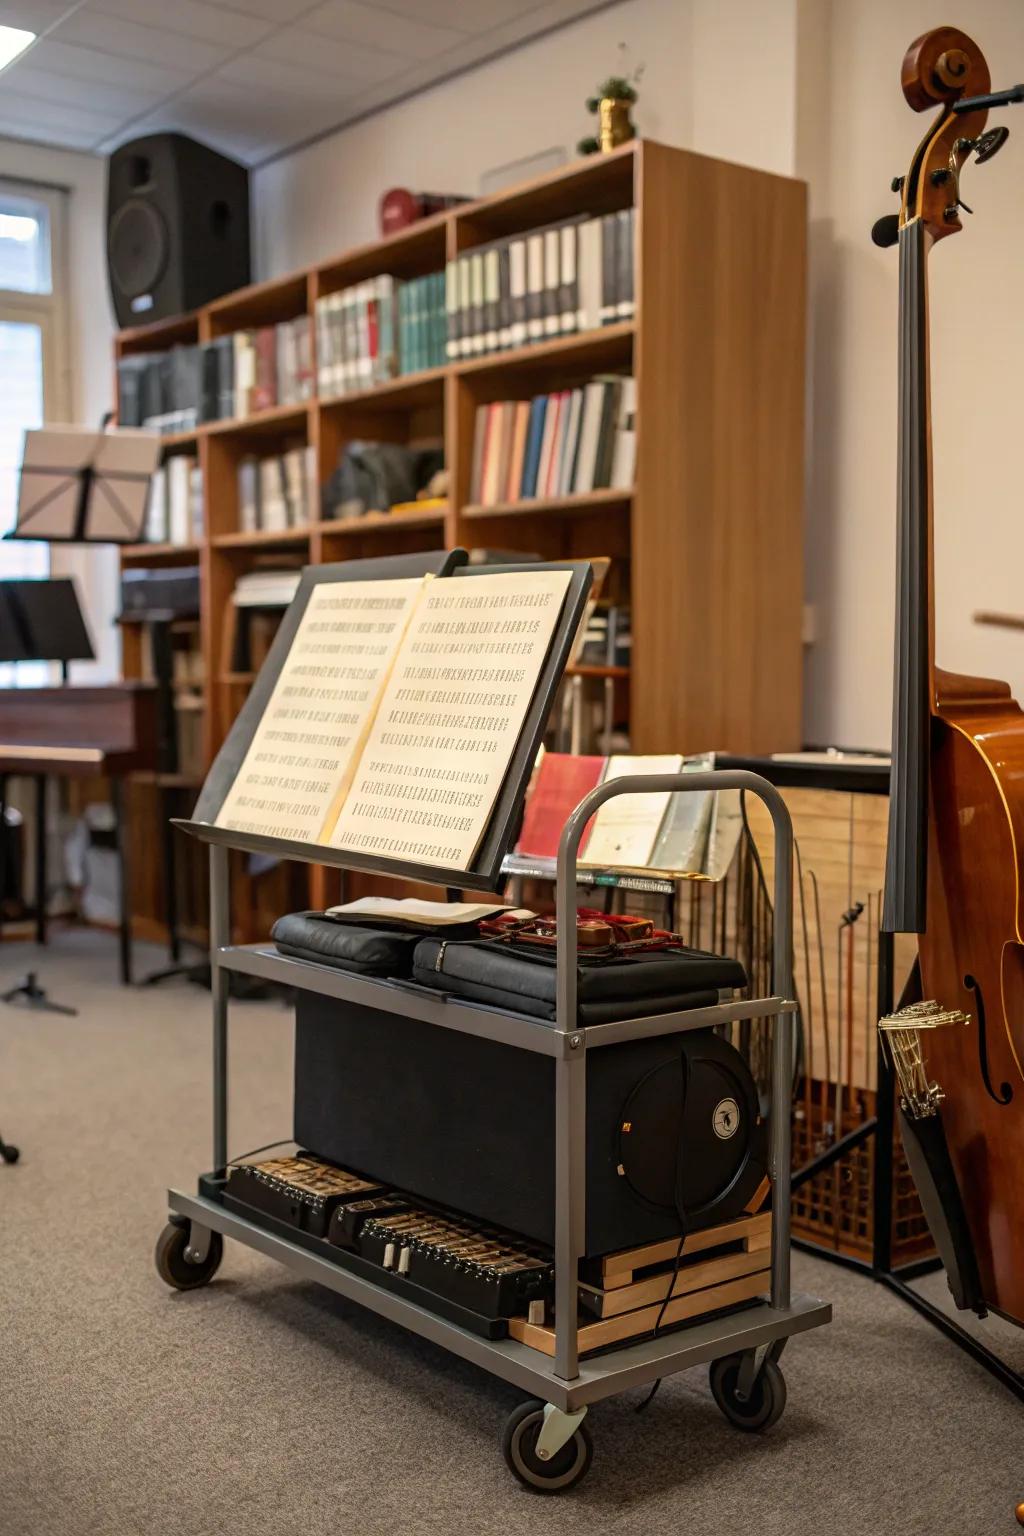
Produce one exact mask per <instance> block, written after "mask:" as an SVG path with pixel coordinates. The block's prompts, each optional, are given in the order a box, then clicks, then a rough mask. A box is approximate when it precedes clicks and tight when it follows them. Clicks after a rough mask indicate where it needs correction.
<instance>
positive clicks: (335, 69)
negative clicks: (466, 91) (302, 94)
mask: <svg viewBox="0 0 1024 1536" xmlns="http://www.w3.org/2000/svg"><path fill="white" fill-rule="evenodd" d="M248 57H250V58H253V59H267V60H270V61H272V62H273V63H275V64H284V65H287V66H288V67H289V70H291V69H299V70H302V71H310V72H312V73H313V74H316V75H327V76H331V77H332V78H333V79H334V80H335V81H336V82H337V84H338V86H339V87H342V88H343V87H344V86H345V85H348V84H359V83H365V84H367V85H370V84H373V83H374V82H375V81H377V80H389V79H391V78H392V77H393V76H394V75H397V74H398V73H400V71H401V70H403V69H404V68H406V66H407V65H408V63H409V60H408V58H406V57H404V56H403V55H401V54H398V53H383V52H381V50H380V49H378V48H367V47H365V46H363V45H362V44H360V43H351V42H342V40H341V39H340V38H336V37H325V36H323V35H322V34H320V33H316V32H306V31H304V30H303V29H302V28H301V27H296V28H294V29H289V30H288V31H286V32H278V33H276V34H275V35H274V36H273V37H271V38H268V40H267V41H266V42H265V43H261V44H260V46H259V47H258V48H254V49H253V50H252V53H251V54H249V55H248ZM338 94H339V96H341V95H343V94H344V91H343V89H339V92H338Z"/></svg>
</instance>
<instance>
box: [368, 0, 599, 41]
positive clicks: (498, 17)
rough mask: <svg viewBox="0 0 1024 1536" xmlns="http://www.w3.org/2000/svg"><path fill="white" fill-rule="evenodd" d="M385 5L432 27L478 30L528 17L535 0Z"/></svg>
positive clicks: (392, 0) (413, 0)
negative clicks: (427, 22)
mask: <svg viewBox="0 0 1024 1536" xmlns="http://www.w3.org/2000/svg"><path fill="white" fill-rule="evenodd" d="M386 4H387V8H388V10H390V11H394V12H395V13H396V14H397V15H399V16H404V17H408V18H410V19H412V18H415V19H416V20H417V21H429V23H430V24H431V26H438V27H454V28H455V30H456V31H459V32H474V33H479V32H489V31H490V30H491V29H492V28H493V27H497V26H500V25H501V24H502V23H504V22H515V21H522V20H524V19H525V20H528V18H529V15H530V12H531V11H533V10H535V9H536V8H537V4H538V0H471V3H469V0H386ZM577 9H582V7H581V6H578V7H577Z"/></svg>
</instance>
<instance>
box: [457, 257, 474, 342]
mask: <svg viewBox="0 0 1024 1536" xmlns="http://www.w3.org/2000/svg"><path fill="white" fill-rule="evenodd" d="M472 326H473V266H472V259H471V257H469V256H460V257H459V351H458V356H459V357H460V358H463V357H469V356H470V354H471V353H472V351H473V341H472Z"/></svg>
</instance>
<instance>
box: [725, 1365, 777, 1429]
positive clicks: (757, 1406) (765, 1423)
mask: <svg viewBox="0 0 1024 1536" xmlns="http://www.w3.org/2000/svg"><path fill="white" fill-rule="evenodd" d="M742 1360H743V1356H742V1355H725V1356H724V1357H723V1358H722V1359H721V1360H713V1361H712V1362H711V1395H712V1397H713V1398H714V1399H715V1402H716V1403H717V1404H718V1406H719V1408H721V1410H722V1412H723V1413H724V1414H725V1417H726V1418H727V1419H728V1420H729V1423H730V1424H732V1425H734V1426H735V1428H736V1429H745V1430H747V1431H748V1432H749V1433H751V1434H758V1433H760V1432H761V1431H763V1430H766V1429H770V1428H771V1426H772V1425H773V1424H774V1423H775V1422H776V1421H777V1420H778V1419H780V1418H781V1417H782V1410H783V1409H784V1408H785V1406H786V1378H785V1377H784V1376H783V1374H782V1372H781V1371H780V1370H779V1367H778V1366H777V1365H776V1363H775V1361H774V1360H766V1361H765V1362H764V1365H763V1366H762V1367H761V1371H760V1374H759V1375H758V1378H757V1380H756V1381H755V1382H754V1387H753V1391H752V1392H751V1394H750V1396H749V1398H747V1400H746V1401H745V1402H744V1401H743V1400H742V1399H741V1398H740V1397H739V1396H738V1395H737V1390H736V1389H737V1386H738V1383H739V1374H740V1365H741V1363H742Z"/></svg>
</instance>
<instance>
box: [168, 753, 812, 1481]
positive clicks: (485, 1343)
mask: <svg viewBox="0 0 1024 1536" xmlns="http://www.w3.org/2000/svg"><path fill="white" fill-rule="evenodd" d="M707 790H744V791H746V792H748V793H750V794H754V795H757V796H758V797H759V798H760V799H761V800H762V801H763V802H764V804H765V805H766V806H767V808H768V810H769V812H770V814H771V817H772V823H773V826H774V833H775V875H774V902H775V926H774V972H773V974H774V985H775V988H776V992H775V994H774V995H773V996H771V997H760V998H754V999H748V1000H738V1001H737V1000H733V1001H727V1002H722V1003H720V1004H718V1005H717V1006H713V1007H706V1008H697V1009H691V1010H689V1011H685V1012H677V1013H663V1014H656V1015H652V1016H650V1017H645V1018H638V1019H628V1020H621V1021H619V1022H613V1023H606V1024H596V1025H590V1026H587V1027H585V1028H584V1027H581V1026H578V1025H577V1022H576V1017H577V1015H576V970H577V965H576V963H577V947H576V927H575V921H574V915H575V908H576V872H577V871H576V858H577V852H578V849H579V844H580V839H581V837H582V834H583V830H584V828H585V826H586V824H587V822H588V821H589V819H590V817H591V816H592V815H593V814H594V812H595V811H596V810H597V809H598V807H599V806H601V805H603V804H604V803H605V802H606V801H608V800H610V799H612V798H613V797H614V796H617V795H624V794H639V793H659V792H665V791H669V792H683V793H689V792H701V791H707ZM187 829H188V830H189V831H191V832H193V833H194V834H195V835H196V836H197V837H199V838H201V839H202V840H203V841H205V842H208V843H209V845H210V939H211V943H210V966H211V978H212V993H213V1167H214V1169H215V1170H217V1171H223V1169H224V1168H225V1167H226V1165H227V1157H228V1150H227V1139H228V1130H227V1124H228V1119H227V1117H228V1051H227V1046H228V1000H229V981H230V975H231V973H232V972H235V973H238V974H242V975H246V976H255V977H259V978H262V979H264V980H267V981H274V982H280V983H282V984H283V985H286V986H291V987H296V988H300V989H303V990H305V991H309V992H316V993H320V994H321V995H323V996H326V997H332V998H335V999H337V1000H338V1001H339V1002H341V1003H352V1004H358V1005H360V1006H370V1007H373V1008H378V1009H384V1010H385V1011H388V1012H394V1013H400V1014H402V1015H404V1016H406V1017H412V1018H417V1019H420V1020H423V1021H424V1022H427V1023H430V1024H434V1025H436V1026H438V1027H439V1028H442V1029H455V1030H460V1031H462V1032H464V1033H466V1034H471V1035H478V1036H482V1037H484V1038H486V1039H490V1040H498V1041H502V1042H504V1043H505V1044H507V1045H512V1046H516V1047H518V1048H519V1049H521V1050H527V1051H539V1052H542V1053H543V1054H545V1055H548V1056H553V1057H554V1058H555V1355H554V1359H553V1360H549V1359H548V1357H546V1356H545V1355H543V1354H541V1353H540V1352H539V1351H537V1350H535V1349H533V1348H530V1347H529V1346H527V1345H524V1344H520V1343H518V1342H516V1341H515V1340H513V1339H496V1340H492V1339H485V1338H481V1337H479V1336H478V1335H476V1334H473V1333H470V1332H469V1331H468V1330H466V1329H465V1328H462V1327H460V1326H458V1325H457V1324H455V1323H452V1322H449V1321H447V1320H446V1319H445V1318H443V1317H440V1316H438V1315H437V1314H435V1313H433V1312H430V1311H427V1310H426V1309H425V1308H423V1307H421V1306H419V1305H417V1304H416V1303H415V1302H412V1301H409V1300H406V1299H405V1298H403V1297H402V1296H401V1295H400V1294H396V1293H395V1292H394V1291H393V1290H385V1289H383V1288H379V1287H377V1286H376V1285H375V1284H374V1283H373V1282H372V1281H368V1280H366V1279H364V1278H363V1277H362V1276H360V1275H356V1274H353V1273H351V1272H350V1271H348V1270H346V1269H343V1268H342V1267H341V1266H340V1265H335V1264H333V1263H331V1262H330V1260H328V1259H325V1258H322V1257H321V1256H320V1255H318V1254H316V1253H313V1252H311V1251H309V1250H307V1249H305V1248H302V1247H300V1246H299V1245H298V1244H297V1243H294V1242H291V1241H289V1240H288V1239H287V1238H284V1237H281V1236H277V1235H276V1234H274V1233H272V1232H269V1231H267V1230H265V1229H264V1228H262V1227H260V1226H259V1225H257V1223H256V1222H254V1221H250V1220H248V1219H247V1218H245V1217H243V1216H240V1215H238V1214H236V1213H235V1212H233V1211H228V1210H226V1209H225V1208H224V1207H223V1206H222V1205H220V1204H219V1203H218V1202H217V1201H215V1200H212V1199H209V1198H207V1197H205V1196H203V1195H192V1194H188V1193H186V1192H184V1191H182V1190H177V1189H172V1190H170V1191H169V1192H168V1202H169V1207H170V1211H171V1219H172V1221H173V1222H174V1223H175V1224H176V1225H177V1226H179V1227H181V1226H186V1225H187V1227H188V1233H189V1236H188V1247H187V1248H186V1250H185V1255H186V1258H188V1259H189V1260H190V1262H194V1263H196V1264H197V1265H202V1264H203V1263H204V1261H206V1259H207V1256H208V1254H209V1250H210V1234H211V1233H213V1232H217V1233H220V1234H222V1235H223V1236H226V1237H232V1238H234V1239H236V1241H238V1242H242V1243H245V1244H246V1245H247V1246H248V1247H250V1248H255V1249H257V1250H258V1251H259V1252H261V1253H264V1254H266V1255H268V1256H269V1257H270V1258H274V1259H277V1260H278V1261H279V1262H280V1263H283V1264H285V1265H287V1266H288V1268H289V1269H292V1270H294V1271H296V1272H297V1273H298V1274H301V1275H302V1276H303V1277H304V1278H306V1279H311V1280H316V1281H317V1282H319V1283H320V1284H321V1285H325V1286H327V1287H328V1289H330V1290H332V1291H336V1292H338V1293H339V1294H340V1295H342V1296H345V1297H347V1298H348V1299H349V1300H351V1301H356V1302H359V1303H361V1304H362V1305H363V1306H366V1307H368V1308H369V1309H370V1310H371V1311H374V1312H377V1313H380V1314H381V1315H382V1316H384V1317H388V1318H390V1319H391V1320H392V1321H394V1322H396V1323H400V1324H401V1325H402V1326H403V1327H405V1328H408V1329H410V1330H411V1331H412V1332H413V1333H417V1334H420V1335H421V1336H423V1337H424V1338H428V1339H431V1340H432V1341H433V1342H434V1343H436V1344H440V1345H442V1346H443V1347H444V1348H446V1349H449V1350H451V1351H452V1353H453V1354H456V1355H459V1356H461V1357H462V1358H463V1359H465V1360H470V1361H472V1362H473V1363H474V1364H476V1365H479V1366H482V1367H483V1369H484V1370H487V1371H490V1372H492V1373H493V1374H494V1375H496V1376H500V1377H501V1378H502V1379H503V1380H505V1381H508V1382H510V1383H512V1384H513V1385H514V1386H517V1387H520V1388H523V1389H524V1390H525V1391H527V1392H530V1393H532V1394H534V1395H535V1396H536V1397H538V1398H540V1399H541V1400H542V1401H543V1402H544V1403H545V1404H547V1405H549V1408H548V1410H547V1415H551V1416H552V1417H553V1419H554V1422H553V1423H552V1424H551V1426H550V1428H549V1426H548V1419H547V1416H546V1417H545V1428H544V1432H543V1433H544V1435H545V1436H547V1441H548V1450H547V1451H546V1452H543V1453H542V1454H546V1455H550V1454H554V1452H556V1451H557V1450H558V1448H559V1446H560V1445H564V1444H565V1443H566V1441H567V1440H568V1439H569V1437H570V1436H571V1435H572V1433H573V1432H574V1430H575V1428H576V1426H577V1425H578V1423H579V1420H580V1419H581V1418H582V1414H583V1412H585V1411H586V1408H587V1407H588V1405H589V1404H591V1403H595V1402H599V1401H600V1400H601V1399H603V1398H606V1397H610V1396H612V1395H613V1394H615V1393H617V1392H622V1391H624V1390H626V1389H627V1388H629V1387H638V1386H643V1385H644V1384H645V1383H650V1382H653V1381H655V1380H656V1379H657V1378H659V1377H662V1376H667V1375H670V1374H672V1373H674V1372H676V1371H681V1370H685V1369H686V1368H687V1367H689V1366H693V1365H699V1364H702V1363H706V1362H709V1361H713V1360H718V1359H721V1358H722V1357H723V1356H731V1355H741V1356H742V1357H743V1360H744V1362H745V1364H744V1368H743V1371H742V1380H741V1389H740V1390H741V1395H746V1394H749V1392H750V1391H751V1390H752V1387H753V1384H754V1382H755V1380H756V1377H757V1375H758V1373H759V1372H760V1371H761V1370H762V1369H763V1367H764V1364H765V1361H766V1360H767V1359H775V1358H777V1356H778V1354H779V1353H780V1352H781V1349H782V1346H783V1344H784V1343H785V1341H786V1339H788V1338H789V1337H790V1336H791V1335H792V1334H795V1333H802V1332H805V1331H806V1330H808V1329H811V1328H815V1327H818V1326H819V1325H821V1324H822V1323H826V1322H828V1321H829V1319H830V1317H831V1306H830V1305H829V1304H827V1303H825V1302H822V1301H819V1300H817V1299H816V1298H814V1297H810V1296H802V1295H796V1296H794V1295H792V1294H791V1290H790V1264H789V1255H790V1193H789V1178H790V1117H789V1104H790V1096H791V1093H790V1090H791V1083H792V1075H793V1021H794V1015H795V1011H796V1003H795V1002H794V1001H793V999H792V991H793V981H792V849H793V833H792V826H791V823H790V818H789V813H788V811H787V810H786V807H785V804H784V802H783V800H782V797H781V796H780V794H779V792H778V790H777V789H775V788H774V786H773V785H771V784H769V783H768V781H767V780H766V779H763V778H761V777H760V776H759V775H757V774H754V773H749V772H747V771H743V770H734V771H725V772H720V771H717V772H716V771H711V772H706V773H687V774H656V775H645V776H638V775H632V776H628V777H624V778H620V779H615V780H613V781H610V782H608V783H606V784H601V785H599V786H598V787H597V788H596V789H595V790H593V791H592V792H591V793H590V794H588V795H587V797H586V798H585V799H584V800H583V801H581V802H580V804H579V805H578V806H577V807H576V809H575V811H574V812H573V813H572V815H571V816H570V817H569V820H568V821H567V822H566V825H565V828H564V830H563V832H562V837H561V842H560V845H559V851H558V866H557V878H556V912H557V919H558V932H559V943H558V961H557V964H558V970H557V1016H556V1020H555V1022H554V1024H553V1025H552V1024H549V1023H543V1022H539V1021H537V1020H533V1019H529V1018H526V1017H524V1016H522V1015H518V1014H513V1013H506V1012H503V1011H501V1010H496V1009H487V1008H482V1007H477V1006H474V1005H472V1004H468V1003H464V1002H461V1001H458V1000H456V999H454V998H450V997H446V996H441V995H439V996H438V997H436V998H435V997H433V996H431V995H429V994H428V993H427V992H426V991H425V990H422V989H413V988H411V987H406V986H403V985H402V984H401V983H398V982H389V981H378V980H374V979H368V978H366V977H363V976H355V975H350V974H348V973H346V972H344V971H340V970H337V969H335V968H332V967H330V966H326V965H317V964H315V963H312V962H306V961H302V960H294V959H288V958H286V957H285V956H283V955H279V954H278V953H277V951H276V950H275V949H274V948H273V947H272V946H271V945H268V944H255V945H232V944H231V942H230V932H231V926H230V903H229V883H228V850H229V848H230V847H232V846H244V845H245V839H243V838H239V837H237V835H235V834H231V833H226V832H224V831H222V830H220V829H218V828H216V827H212V826H209V825H207V824H205V823H198V822H191V823H188V824H187ZM267 841H268V840H267V839H261V843H266V842H267ZM279 851H280V853H281V854H282V856H284V857H294V856H295V845H294V844H292V843H282V844H281V846H280V850H279ZM309 857H310V860H311V861H317V862H324V863H328V864H334V865H336V866H338V867H341V868H344V867H345V856H344V854H342V853H338V852H336V851H335V850H332V849H326V848H325V849H320V848H316V849H311V850H310V855H309ZM752 1018H758V1019H767V1018H770V1019H773V1020H774V1028H773V1031H772V1077H771V1103H772V1113H771V1116H770V1155H769V1173H770V1178H771V1184H772V1209H773V1222H772V1243H771V1270H770V1275H771V1286H770V1294H769V1296H768V1297H766V1298H765V1299H764V1300H763V1301H759V1302H757V1303H755V1304H753V1305H750V1306H748V1307H746V1308H744V1309H743V1310H742V1311H739V1312H734V1313H731V1314H726V1315H723V1316H718V1317H711V1318H708V1319H706V1320H705V1321H702V1322H697V1323H694V1324H692V1325H690V1326H687V1327H685V1328H682V1329H678V1330H675V1331H670V1332H666V1333H664V1334H661V1335H657V1336H655V1337H652V1338H646V1339H643V1340H640V1341H639V1342H634V1343H626V1344H623V1345H621V1346H618V1347H615V1348H613V1349H611V1350H609V1351H607V1352H604V1353H602V1354H600V1355H598V1356H595V1357H592V1358H589V1359H584V1360H582V1361H581V1360H580V1359H579V1358H578V1350H577V1337H576V1290H577V1276H578V1261H579V1259H580V1256H581V1255H582V1253H583V1248H584V1213H585V1208H586V1155H585V1132H586V1081H587V1079H586V1055H587V1052H588V1051H590V1050H596V1049H599V1048H600V1047H601V1046H604V1045H611V1044H615V1043H617V1042H619V1041H622V1040H636V1039H642V1038H646V1037H648V1036H654V1035H669V1034H678V1033H681V1032H683V1031H687V1030H693V1029H704V1028H707V1027H708V1026H709V1025H716V1024H725V1023H729V1022H732V1021H734V1020H739V1019H752ZM776 1111H779V1112H776ZM556 1411H557V1412H556Z"/></svg>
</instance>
